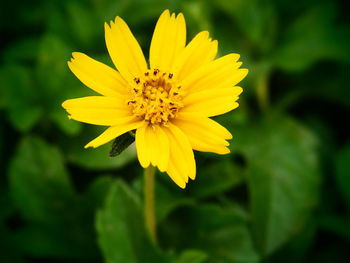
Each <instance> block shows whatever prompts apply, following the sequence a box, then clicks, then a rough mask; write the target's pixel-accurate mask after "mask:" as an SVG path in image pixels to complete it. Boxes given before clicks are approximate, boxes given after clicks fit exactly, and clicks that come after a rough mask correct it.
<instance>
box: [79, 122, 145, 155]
mask: <svg viewBox="0 0 350 263" xmlns="http://www.w3.org/2000/svg"><path fill="white" fill-rule="evenodd" d="M142 124H143V122H142V121H140V120H138V119H133V120H132V121H128V122H125V123H123V124H119V125H118V126H112V127H109V128H108V129H107V130H105V131H104V132H103V133H102V134H101V135H100V136H98V137H97V138H96V139H94V140H92V141H91V142H89V143H88V144H87V145H85V148H88V147H93V148H96V147H98V146H100V145H102V144H105V143H107V142H109V141H111V140H113V139H115V138H116V137H118V136H120V135H122V134H124V133H126V132H128V131H131V130H135V129H137V128H138V127H140V126H141V125H142Z"/></svg>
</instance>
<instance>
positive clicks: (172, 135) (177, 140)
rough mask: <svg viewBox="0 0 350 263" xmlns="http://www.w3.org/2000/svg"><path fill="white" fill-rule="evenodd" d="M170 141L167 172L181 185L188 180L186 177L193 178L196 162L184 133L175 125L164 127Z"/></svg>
mask: <svg viewBox="0 0 350 263" xmlns="http://www.w3.org/2000/svg"><path fill="white" fill-rule="evenodd" d="M164 131H165V132H166V133H167V135H168V138H169V142H170V159H169V166H168V168H167V173H168V174H169V176H170V177H171V178H172V179H173V180H174V179H176V181H175V180H174V181H175V182H176V183H177V184H178V185H179V186H180V187H181V185H183V182H185V183H187V182H188V177H189V178H191V179H192V180H194V178H195V176H196V163H195V159H194V155H193V150H192V147H191V144H190V142H189V141H188V139H187V137H186V135H185V134H184V133H183V132H182V131H181V130H180V129H179V128H178V127H176V126H175V125H173V124H169V127H164Z"/></svg>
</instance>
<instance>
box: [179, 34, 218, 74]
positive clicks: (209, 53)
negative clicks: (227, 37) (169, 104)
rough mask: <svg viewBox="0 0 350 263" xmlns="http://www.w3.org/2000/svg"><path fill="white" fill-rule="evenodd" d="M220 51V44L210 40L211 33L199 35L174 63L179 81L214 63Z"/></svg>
mask: <svg viewBox="0 0 350 263" xmlns="http://www.w3.org/2000/svg"><path fill="white" fill-rule="evenodd" d="M217 51H218V42H217V41H216V40H214V41H212V40H211V39H210V38H209V32H208V31H203V32H200V33H199V34H197V35H196V36H195V37H194V38H193V39H192V40H191V42H190V43H189V44H188V45H187V46H186V47H185V49H184V50H183V51H182V52H181V54H180V55H179V56H178V57H177V58H176V59H175V62H174V72H173V73H174V75H175V76H176V78H177V79H179V80H182V79H185V78H186V77H187V76H188V75H189V74H191V73H193V72H194V71H196V70H197V69H199V68H200V67H201V66H203V65H205V64H207V63H208V62H210V61H212V60H213V59H214V58H215V56H216V54H217Z"/></svg>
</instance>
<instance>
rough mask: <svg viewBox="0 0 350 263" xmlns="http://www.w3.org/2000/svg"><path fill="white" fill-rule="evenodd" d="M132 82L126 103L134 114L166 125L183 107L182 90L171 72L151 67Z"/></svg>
mask: <svg viewBox="0 0 350 263" xmlns="http://www.w3.org/2000/svg"><path fill="white" fill-rule="evenodd" d="M134 82H135V85H134V86H133V87H132V90H131V94H132V95H131V98H130V99H129V100H128V101H127V104H128V105H129V107H130V108H131V110H132V112H133V114H134V115H135V116H137V117H139V118H142V119H144V120H146V121H148V122H149V123H151V124H164V125H166V124H167V122H168V121H169V120H170V119H172V118H174V117H175V116H176V114H177V112H178V111H179V109H180V108H182V107H183V103H182V99H183V96H184V92H183V90H182V87H181V86H180V85H179V83H178V82H177V81H176V80H175V79H174V76H173V74H172V73H167V72H162V71H161V70H159V69H152V70H148V71H147V72H146V73H145V74H144V76H142V77H140V78H134Z"/></svg>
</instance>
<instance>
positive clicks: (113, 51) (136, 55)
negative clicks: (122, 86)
mask: <svg viewBox="0 0 350 263" xmlns="http://www.w3.org/2000/svg"><path fill="white" fill-rule="evenodd" d="M105 39H106V45H107V49H108V52H109V55H110V56H111V58H112V61H113V63H114V65H115V66H116V67H117V69H118V70H119V72H120V73H121V74H122V75H123V77H124V78H125V79H126V80H127V81H132V80H133V79H134V78H135V77H139V76H141V75H143V74H144V73H145V72H146V71H147V63H146V60H145V57H144V55H143V52H142V50H141V47H140V45H139V44H138V42H137V40H136V39H135V37H134V36H133V34H132V33H131V31H130V29H129V27H128V25H127V24H126V23H125V22H124V20H123V19H121V18H120V17H118V16H117V17H116V19H115V21H114V22H113V21H111V22H110V25H108V24H107V23H105Z"/></svg>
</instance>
